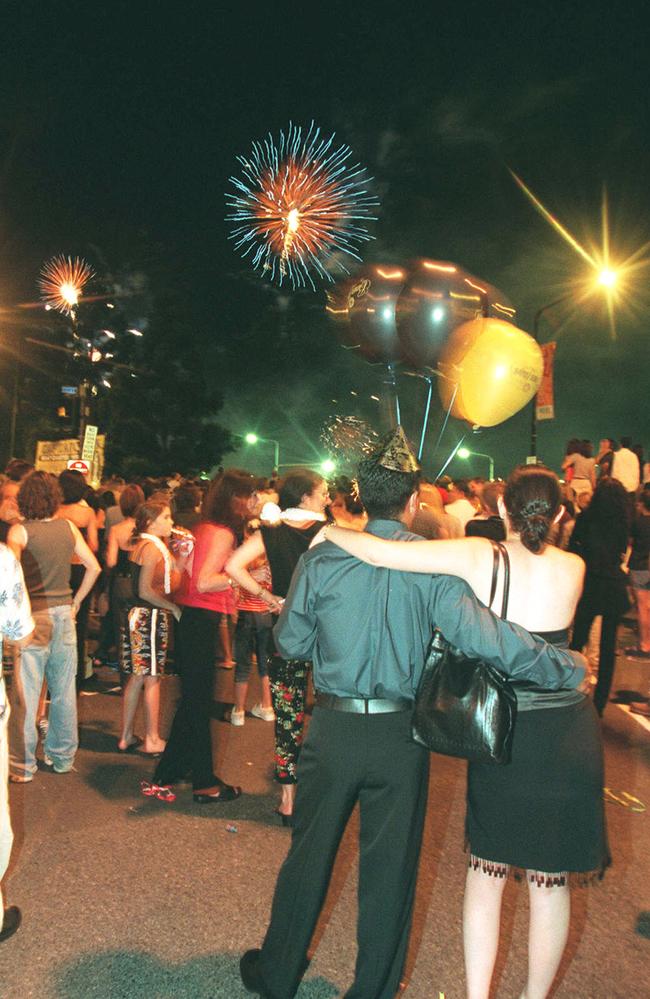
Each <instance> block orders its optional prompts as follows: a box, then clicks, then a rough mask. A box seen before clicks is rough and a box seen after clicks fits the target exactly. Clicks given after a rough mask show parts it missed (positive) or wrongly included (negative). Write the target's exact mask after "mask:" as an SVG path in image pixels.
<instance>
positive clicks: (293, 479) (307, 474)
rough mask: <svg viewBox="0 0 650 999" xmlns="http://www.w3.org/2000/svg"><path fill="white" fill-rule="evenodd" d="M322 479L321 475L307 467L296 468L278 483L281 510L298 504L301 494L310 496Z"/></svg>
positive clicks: (300, 500)
mask: <svg viewBox="0 0 650 999" xmlns="http://www.w3.org/2000/svg"><path fill="white" fill-rule="evenodd" d="M322 481H323V476H322V475H318V473H317V472H312V471H311V469H309V468H296V469H294V471H293V472H289V474H288V475H285V477H284V478H283V479H282V481H281V482H280V484H279V489H278V492H279V496H280V499H279V504H280V509H281V510H289V509H291V508H292V507H297V506H300V504H301V502H302V498H303V496H305V495H306V496H311V494H312V493H313V491H314V489H316V487H317V486H319V485H320V483H321V482H322Z"/></svg>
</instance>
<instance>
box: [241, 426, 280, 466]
mask: <svg viewBox="0 0 650 999" xmlns="http://www.w3.org/2000/svg"><path fill="white" fill-rule="evenodd" d="M241 436H242V435H241V434H235V437H241ZM243 437H244V440H245V441H246V443H247V444H273V445H274V451H275V457H274V468H275V469H276V471H277V469H278V468H279V467H280V444H279V442H278V441H276V440H274V439H273V438H272V437H258V435H257V434H254V433H252V432H249V433H247V434H244V435H243Z"/></svg>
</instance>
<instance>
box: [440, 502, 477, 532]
mask: <svg viewBox="0 0 650 999" xmlns="http://www.w3.org/2000/svg"><path fill="white" fill-rule="evenodd" d="M445 513H450V514H451V515H452V517H456V518H457V520H459V521H460V522H461V524H462V527H463V533H465V524H466V523H467V521H468V520H471V519H472V517H473V516H474V515H475V514H476V508H475V507H473V506H472V504H471V503H470V501H469V500H467V499H457V500H454V502H453V503H447V504H446V505H445Z"/></svg>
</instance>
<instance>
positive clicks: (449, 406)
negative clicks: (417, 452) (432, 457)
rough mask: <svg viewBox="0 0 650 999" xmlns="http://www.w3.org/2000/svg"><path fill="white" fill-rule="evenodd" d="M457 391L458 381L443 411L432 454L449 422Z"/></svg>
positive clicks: (438, 445)
mask: <svg viewBox="0 0 650 999" xmlns="http://www.w3.org/2000/svg"><path fill="white" fill-rule="evenodd" d="M457 393H458V382H456V384H455V385H454V391H453V393H452V396H451V400H450V402H449V405H448V406H447V412H446V413H445V418H444V420H443V422H442V427H441V429H440V433H439V434H438V440H437V441H436V446H435V447H434V449H433V453H434V454H436V452H437V450H438V448H439V447H440V441H441V440H442V435H443V434H444V432H445V430H446V429H447V424H448V423H449V415H450V413H451V410H452V407H453V405H454V402H455V401H456V395H457ZM446 467H447V466H446V465H445V468H446ZM438 474H441V473H438Z"/></svg>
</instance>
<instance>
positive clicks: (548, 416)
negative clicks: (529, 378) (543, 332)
mask: <svg viewBox="0 0 650 999" xmlns="http://www.w3.org/2000/svg"><path fill="white" fill-rule="evenodd" d="M540 346H541V348H542V354H543V357H544V373H543V375H542V381H541V384H540V386H539V389H538V391H537V396H536V399H535V412H536V414H537V419H538V420H553V419H554V418H555V401H554V397H553V360H554V358H555V348H556V347H557V343H556V342H555V341H554V340H552V341H551V342H550V343H543V344H541V345H540Z"/></svg>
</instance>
